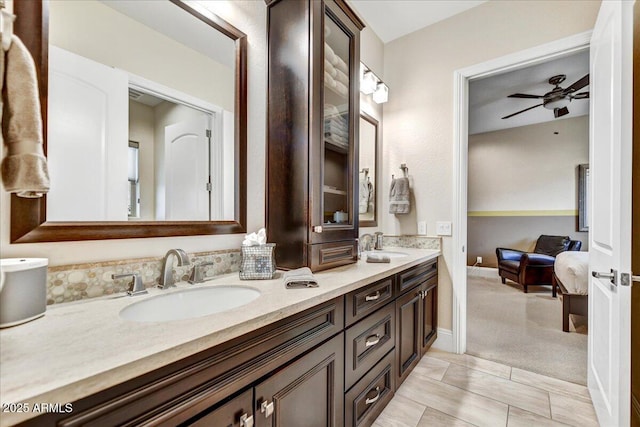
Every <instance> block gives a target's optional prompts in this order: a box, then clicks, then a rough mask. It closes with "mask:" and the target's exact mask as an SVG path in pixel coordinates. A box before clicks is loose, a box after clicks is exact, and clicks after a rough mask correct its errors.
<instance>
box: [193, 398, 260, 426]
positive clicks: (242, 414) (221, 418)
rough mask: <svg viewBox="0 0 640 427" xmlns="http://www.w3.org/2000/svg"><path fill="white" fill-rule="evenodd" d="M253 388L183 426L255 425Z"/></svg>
mask: <svg viewBox="0 0 640 427" xmlns="http://www.w3.org/2000/svg"><path fill="white" fill-rule="evenodd" d="M252 409H253V389H249V390H247V391H245V392H244V393H242V394H241V395H239V396H238V397H235V398H233V399H232V400H230V401H229V402H227V403H225V404H223V405H222V406H220V407H219V408H217V409H215V410H213V411H211V412H209V413H208V414H206V415H205V416H203V417H200V418H197V419H195V420H191V421H189V422H187V423H185V424H183V426H185V427H186V426H189V427H211V426H218V427H251V426H253V411H252Z"/></svg>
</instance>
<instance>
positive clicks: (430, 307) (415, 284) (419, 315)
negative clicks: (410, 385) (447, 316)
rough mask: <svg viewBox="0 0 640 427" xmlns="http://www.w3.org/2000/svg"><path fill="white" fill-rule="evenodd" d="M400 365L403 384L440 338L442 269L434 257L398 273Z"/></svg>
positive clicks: (399, 370)
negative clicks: (439, 293) (439, 291)
mask: <svg viewBox="0 0 640 427" xmlns="http://www.w3.org/2000/svg"><path fill="white" fill-rule="evenodd" d="M397 290H398V293H399V294H400V296H399V297H398V298H397V299H396V334H397V338H396V342H397V347H396V358H397V360H396V365H397V368H398V383H397V386H400V384H402V382H403V381H404V380H405V379H406V378H407V376H408V375H409V373H410V372H411V370H412V369H413V368H414V367H415V366H416V365H417V364H418V362H419V361H420V358H421V357H422V356H423V355H424V353H426V352H427V350H428V349H429V347H431V344H433V342H434V341H435V339H436V337H437V324H438V319H437V316H438V312H437V304H438V297H437V290H438V270H437V263H436V261H435V260H434V261H433V262H430V263H425V264H421V265H418V266H416V267H413V268H411V269H409V270H406V271H404V272H402V273H400V274H398V276H397Z"/></svg>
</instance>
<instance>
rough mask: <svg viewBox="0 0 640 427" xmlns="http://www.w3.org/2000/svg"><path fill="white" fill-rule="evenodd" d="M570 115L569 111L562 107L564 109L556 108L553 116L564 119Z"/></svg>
mask: <svg viewBox="0 0 640 427" xmlns="http://www.w3.org/2000/svg"><path fill="white" fill-rule="evenodd" d="M567 114H569V109H568V108H567V107H562V108H554V109H553V115H554V117H555V118H556V119H557V118H558V117H562V116H565V115H567Z"/></svg>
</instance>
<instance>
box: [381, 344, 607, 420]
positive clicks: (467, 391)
mask: <svg viewBox="0 0 640 427" xmlns="http://www.w3.org/2000/svg"><path fill="white" fill-rule="evenodd" d="M563 425H570V426H579V427H587V426H597V425H598V421H597V419H596V414H595V411H594V409H593V405H592V404H591V399H590V398H589V392H588V390H587V388H586V387H584V386H582V385H578V384H573V383H569V382H566V381H562V380H558V379H555V378H551V377H546V376H544V375H539V374H536V373H533V372H529V371H525V370H522V369H518V368H512V367H510V366H506V365H502V364H500V363H496V362H491V361H489V360H484V359H480V358H477V357H474V356H470V355H467V354H464V355H459V354H452V353H447V352H443V351H439V350H430V351H429V352H428V353H427V354H426V355H425V356H424V357H423V358H422V360H421V361H420V363H419V364H418V366H416V368H415V369H414V370H413V372H412V373H411V374H410V375H409V377H408V378H407V379H406V381H405V382H404V383H403V384H402V386H400V388H399V389H398V391H397V392H396V395H395V396H394V397H393V399H392V400H391V402H390V403H389V405H388V406H387V407H386V408H385V410H384V411H383V412H382V414H380V416H379V417H378V419H377V420H376V421H375V423H374V424H373V426H374V427H425V426H490V427H494V426H508V427H518V426H522V427H531V426H536V427H537V426H563Z"/></svg>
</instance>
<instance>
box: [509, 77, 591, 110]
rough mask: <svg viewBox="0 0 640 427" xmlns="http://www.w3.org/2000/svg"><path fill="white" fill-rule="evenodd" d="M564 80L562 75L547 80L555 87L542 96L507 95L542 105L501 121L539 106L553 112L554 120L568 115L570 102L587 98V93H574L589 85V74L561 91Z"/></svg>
mask: <svg viewBox="0 0 640 427" xmlns="http://www.w3.org/2000/svg"><path fill="white" fill-rule="evenodd" d="M566 78H567V76H566V75H564V74H560V75H558V76H553V77H551V78H550V79H549V84H552V85H554V86H555V87H554V88H553V90H551V91H550V92H547V93H545V94H544V95H529V94H526V93H514V94H513V95H509V96H508V98H533V99H542V104H538V105H534V106H533V107H529V108H525V109H524V110H521V111H518V112H517V113H513V114H509V115H508V116H504V117H503V119H508V118H509V117H513V116H515V115H518V114H520V113H524V112H525V111H529V110H532V109H534V108H536V107H539V106H541V105H542V106H543V107H544V108H546V109H548V110H553V115H554V117H555V118H556V119H557V118H558V117H562V116H564V115H565V114H569V109H568V108H567V105H569V103H570V102H571V101H572V100H574V99H587V98H589V92H588V91H587V92H580V93H575V92H577V91H579V90H580V89H582V88H583V87H585V86H587V85H588V84H589V74H587V75H586V76H584V77H583V78H581V79H580V80H578V81H577V82H575V83H574V84H572V85H571V86H569V87H567V88H566V89H562V88H561V87H560V83H562V82H563V81H565V79H566ZM574 93H575V94H574Z"/></svg>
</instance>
